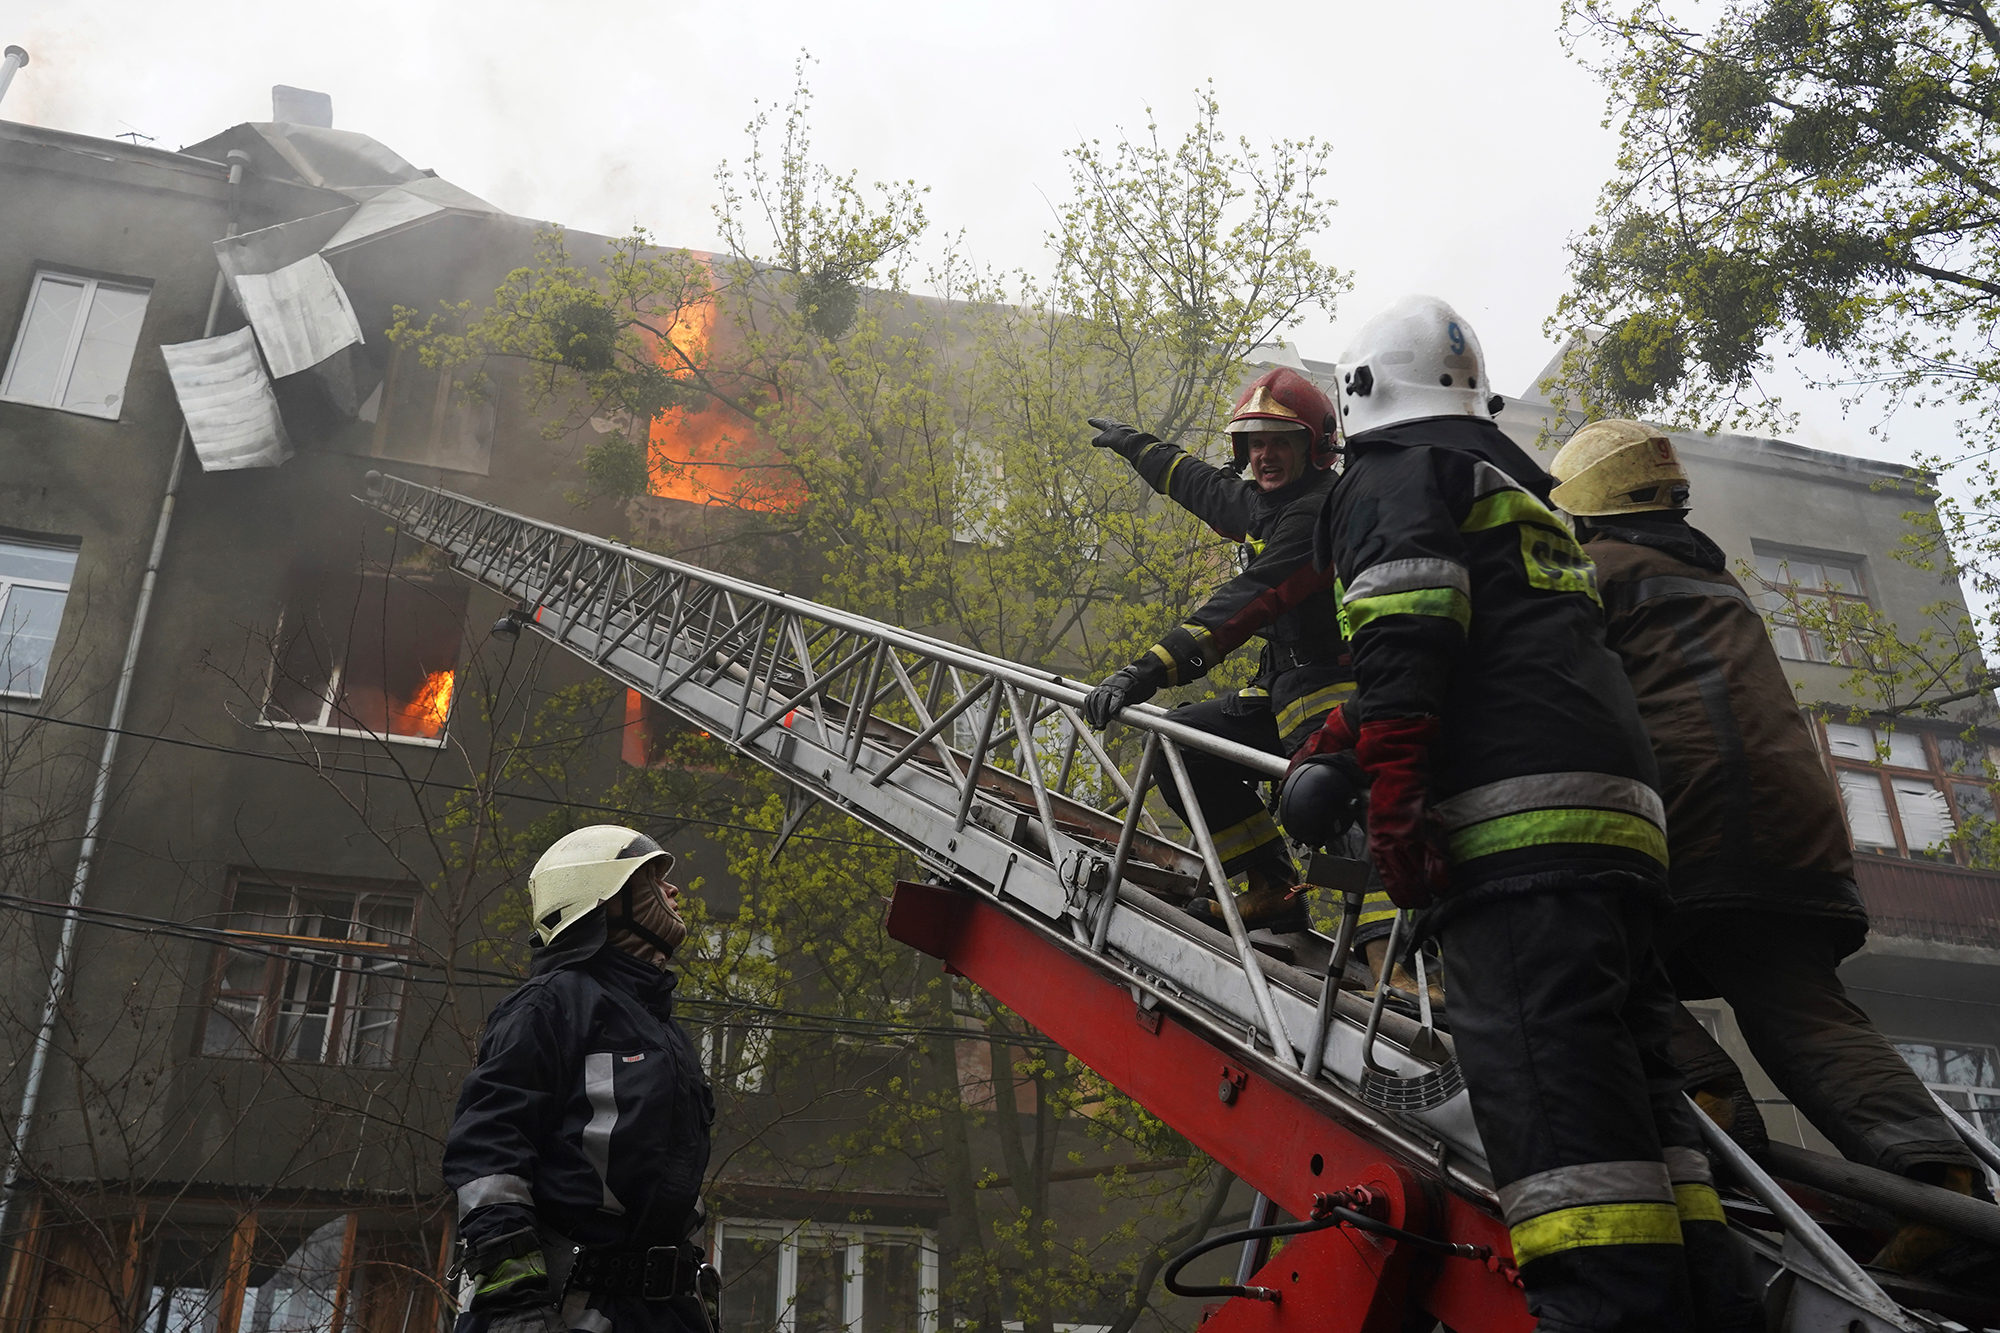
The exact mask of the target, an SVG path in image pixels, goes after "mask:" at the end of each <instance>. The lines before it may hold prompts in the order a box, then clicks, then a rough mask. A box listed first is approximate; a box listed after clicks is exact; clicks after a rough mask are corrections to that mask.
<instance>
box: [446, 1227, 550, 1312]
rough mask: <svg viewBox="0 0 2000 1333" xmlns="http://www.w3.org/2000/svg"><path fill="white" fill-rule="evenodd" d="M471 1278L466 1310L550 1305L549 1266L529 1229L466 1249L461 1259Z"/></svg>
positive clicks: (539, 1242) (522, 1229)
mask: <svg viewBox="0 0 2000 1333" xmlns="http://www.w3.org/2000/svg"><path fill="white" fill-rule="evenodd" d="M459 1264H460V1266H461V1267H462V1270H463V1271H464V1272H465V1273H467V1274H469V1275H470V1276H471V1278H472V1295H471V1298H470V1300H468V1301H467V1303H466V1307H465V1308H466V1309H467V1310H517V1309H521V1308H523V1307H526V1306H535V1305H547V1304H548V1303H549V1301H550V1300H551V1299H552V1298H553V1295H554V1293H552V1292H551V1291H550V1290H549V1266H548V1263H547V1261H546V1260H545V1259H544V1258H543V1257H542V1242H541V1238H540V1237H539V1236H537V1235H536V1234H535V1232H534V1230H533V1228H530V1227H522V1228H521V1229H519V1230H518V1231H509V1232H507V1233H505V1234H504V1235H499V1236H495V1237H493V1238H492V1239H490V1240H486V1241H482V1242H480V1243H479V1244H477V1245H467V1246H465V1247H464V1250H463V1252H462V1256H461V1258H460V1260H459Z"/></svg>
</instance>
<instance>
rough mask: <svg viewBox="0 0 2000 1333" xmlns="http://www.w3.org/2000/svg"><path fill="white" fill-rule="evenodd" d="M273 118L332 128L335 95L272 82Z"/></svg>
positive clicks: (285, 122)
mask: <svg viewBox="0 0 2000 1333" xmlns="http://www.w3.org/2000/svg"><path fill="white" fill-rule="evenodd" d="M4 86H5V85H0V87H4ZM271 119H272V120H275V121H277V122H278V123H279V124H281V125H316V126H318V127H319V128H320V129H323V130H330V129H332V128H333V97H332V96H331V95H330V94H328V93H316V92H314V91H312V90H311V89H310V88H293V87H289V86H287V85H286V84H282V83H276V84H272V85H271Z"/></svg>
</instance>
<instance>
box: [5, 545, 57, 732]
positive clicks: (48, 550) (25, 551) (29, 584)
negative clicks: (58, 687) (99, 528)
mask: <svg viewBox="0 0 2000 1333" xmlns="http://www.w3.org/2000/svg"><path fill="white" fill-rule="evenodd" d="M75 574H76V547H75V546H63V545H55V544H50V543H44V542H38V541H31V540H28V539H26V538H21V537H4V536H0V695H15V696H20V697H25V698H29V699H39V698H41V695H42V686H43V685H44V684H45V683H46V682H47V680H48V675H49V662H50V660H51V659H52V658H53V657H54V656H55V648H56V630H57V628H58V627H60V626H61V624H62V613H63V603H64V602H66V601H68V600H69V585H70V580H71V579H72V578H73V577H74V575H75Z"/></svg>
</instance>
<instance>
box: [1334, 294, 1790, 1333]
mask: <svg viewBox="0 0 2000 1333" xmlns="http://www.w3.org/2000/svg"><path fill="white" fill-rule="evenodd" d="M1340 372H1341V388H1340V410H1341V414H1342V425H1343V427H1344V428H1345V432H1346V438H1347V466H1346V470H1345V473H1344V475H1343V476H1342V478H1341V481H1340V484H1339V486H1338V487H1336V488H1335V490H1334V492H1333V494H1332V495H1331V496H1330V497H1329V498H1328V501H1327V504H1326V510H1325V513H1324V515H1323V516H1322V522H1321V526H1320V528H1319V531H1318V534H1317V540H1316V544H1317V547H1318V550H1317V556H1318V559H1319V561H1320V563H1322V564H1323V565H1327V566H1330V567H1331V569H1332V570H1333V571H1335V572H1337V574H1338V576H1339V580H1340V581H1339V584H1338V588H1339V595H1340V598H1341V607H1342V610H1343V612H1344V613H1345V616H1346V619H1347V624H1348V630H1349V643H1350V647H1351V650H1352V652H1353V655H1354V672H1355V677H1356V681H1357V689H1356V693H1355V696H1354V698H1353V699H1352V700H1350V701H1349V702H1348V703H1346V704H1344V705H1343V706H1342V707H1341V708H1339V709H1338V710H1336V711H1335V712H1334V713H1332V714H1331V715H1330V716H1329V717H1328V718H1327V721H1326V725H1325V727H1324V728H1322V730H1321V731H1320V733H1319V734H1318V735H1316V736H1314V737H1313V738H1312V739H1311V740H1310V741H1309V742H1308V743H1307V745H1306V746H1304V747H1303V748H1302V749H1301V751H1300V755H1299V756H1298V760H1299V762H1311V760H1312V757H1313V756H1316V755H1321V754H1333V753H1339V752H1342V751H1347V750H1352V751H1353V752H1354V755H1355V758H1356V759H1357V760H1358V761H1359V763H1360V765H1361V767H1362V769H1363V770H1365V772H1366V775H1367V777H1368V779H1369V788H1368V843H1369V851H1370V853H1371V855H1372V857H1373V859H1374V862H1375V869H1376V871H1377V872H1378V873H1379V874H1380V875H1381V876H1382V880H1383V882H1384V884H1385V886H1386V887H1387V889H1388V891H1389V893H1390V894H1391V895H1392V896H1393V897H1394V899H1395V900H1396V902H1397V903H1398V904H1399V905H1401V906H1403V907H1409V908H1421V907H1430V908H1431V909H1432V910H1431V911H1430V913H1429V915H1428V918H1427V922H1426V930H1427V931H1428V932H1431V933H1435V934H1438V935H1441V937H1442V941H1443V949H1444V958H1445V965H1446V969H1447V970H1448V972H1449V973H1450V978H1449V991H1450V994H1451V1004H1452V1037H1453V1043H1454V1047H1455V1050H1456V1053H1457V1057H1458V1061H1459V1064H1460V1066H1461V1067H1462V1069H1463V1072H1464V1075H1465V1081H1466V1085H1467V1087H1468V1089H1469V1090H1470V1092H1471V1095H1472V1112H1473V1119H1474V1122H1475V1123H1476V1124H1477V1126H1478V1128H1479V1134H1480V1138H1481V1139H1482V1141H1483V1142H1484V1143H1485V1146H1486V1152H1487V1156H1488V1158H1489V1161H1490V1163H1491V1166H1492V1171H1493V1181H1494V1184H1495V1186H1496V1187H1497V1188H1498V1191H1499V1196H1500V1202H1501V1206H1502V1208H1503V1210H1504V1212H1505V1215H1506V1220H1507V1224H1508V1227H1509V1229H1510V1231H1511V1232H1512V1235H1513V1243H1514V1258H1515V1261H1516V1262H1517V1263H1518V1264H1519V1265H1520V1269H1521V1276H1522V1280H1523V1283H1524V1285H1525V1287H1526V1290H1527V1297H1528V1306H1529V1309H1530V1310H1531V1311H1533V1313H1534V1314H1535V1315H1536V1316H1537V1317H1538V1319H1539V1320H1540V1321H1541V1327H1543V1328H1547V1329H1562V1330H1565V1331H1566V1333H1568V1331H1572V1330H1586V1329H1588V1330H1611V1329H1617V1330H1658V1331H1659V1333H1669V1331H1676V1330H1688V1329H1704V1330H1719V1329H1730V1330H1737V1329H1742V1330H1749V1329H1758V1330H1761V1329H1762V1328H1763V1327H1764V1317H1763V1312H1762V1310H1761V1309H1760V1308H1759V1306H1758V1303H1757V1300H1756V1298H1755V1296H1754V1294H1753V1289H1752V1287H1751V1284H1750V1280H1749V1271H1748V1268H1747V1264H1746V1262H1745V1259H1744V1256H1743V1255H1742V1254H1741V1252H1740V1251H1739V1250H1738V1249H1737V1248H1736V1240H1735V1238H1734V1237H1733V1236H1731V1235H1730V1233H1729V1231H1728V1228H1727V1226H1726V1225H1725V1223H1724V1221H1723V1214H1722V1206H1721V1203H1720V1201H1719V1199H1718V1198H1717V1196H1716V1192H1715V1188H1714V1186H1713V1184H1712V1182H1711V1178H1710V1174H1709V1166H1708V1161H1707V1158H1706V1157H1705V1156H1704V1155H1703V1154H1702V1151H1701V1147H1700V1144H1701V1139H1700V1136H1699V1132H1698V1128H1697V1125H1696V1123H1695V1120H1694V1115H1695V1112H1694V1110H1693V1108H1692V1107H1690V1106H1689V1105H1688V1103H1687V1101H1686V1100H1685V1098H1684V1097H1683V1096H1682V1095H1681V1088H1682V1080H1681V1077H1680V1075H1679V1073H1678V1071H1677V1070H1675V1068H1674V1066H1673V1064H1672V1061H1671V1060H1670V1058H1669V1056H1668V1044H1669V1042H1670V1040H1671V1037H1672V1032H1673V1014H1674V1010H1675V1008H1676V1005H1675V1002H1674V995H1673V991H1672V988H1671V987H1670V986H1669V984H1668V981H1667V975H1666V971H1665V968H1664V967H1663V966H1662V964H1661V962H1660V960H1659V957H1658V955H1657V954H1656V953H1655V951H1654V945H1653V936H1654V930H1655V922H1656V920H1657V918H1658V916H1659V914H1660V912H1661V910H1662V908H1663V907H1664V906H1665V904H1666V891H1667V875H1666V860H1667V839H1666V827H1665V826H1666V815H1665V811H1664V809H1663V807H1662V805H1661V802H1660V796H1659V792H1658V784H1659V778H1658V774H1657V771H1656V769H1655V767H1654V762H1653V755H1652V748H1651V745H1650V744H1649V742H1648V740H1647V737H1646V731H1645V727H1644V725H1643V724H1642V723H1641V721H1640V718H1639V711H1638V707H1637V705H1636V704H1635V703H1634V701H1633V696H1632V689H1631V687H1630V685H1628V684H1627V683H1626V680H1625V674H1624V672H1623V671H1622V670H1621V669H1620V666H1619V662H1618V659H1617V657H1616V656H1615V655H1614V654H1613V653H1612V652H1611V651H1610V650H1609V649H1608V648H1606V647H1605V644H1604V629H1603V615H1602V611H1601V609H1600V606H1599V601H1598V593H1597V588H1596V585H1595V581H1594V578H1593V575H1592V571H1591V566H1590V560H1589V559H1588V557H1586V556H1585V555H1584V553H1583V551H1582V549H1581V547H1579V545H1578V544H1577V541H1576V538H1575V536H1574V534H1572V533H1571V531H1570V529H1569V528H1568V526H1567V525H1565V524H1564V523H1563V522H1561V521H1560V520H1559V519H1558V518H1556V516H1555V515H1554V514H1553V513H1552V512H1551V511H1550V509H1549V506H1548V504H1547V495H1548V487H1549V484H1550V483H1549V478H1548V476H1547V474H1546V473H1544V472H1543V471H1542V470H1541V468H1540V467H1538V466H1537V465H1536V464H1535V463H1534V462H1533V461H1532V460H1530V459H1529V458H1528V456H1527V455H1526V454H1525V453H1523V452H1522V451H1521V449H1520V448H1519V447H1517V446H1516V445H1515V444H1514V443H1513V442H1512V441H1511V440H1509V439H1508V438H1507V436H1506V435H1505V434H1504V433H1502V431H1501V430H1500V428H1499V426H1498V425H1497V424H1495V422H1494V420H1493V416H1494V413H1495V412H1496V411H1497V410H1498V406H1499V400H1498V399H1497V396H1493V388H1492V385H1491V383H1490V382H1489V381H1488V378H1487V374H1486V365H1485V361H1484V359H1483V358H1482V356H1481V355H1480V350H1479V343H1478V340H1477V339H1476V338H1475V337H1474V336H1473V332H1472V330H1471V328H1470V327H1468V326H1467V325H1466V323H1465V321H1464V320H1462V319H1460V318H1459V317H1458V315H1457V314H1456V313H1455V312H1454V311H1453V310H1452V309H1451V307H1449V306H1447V305H1446V304H1445V303H1444V302H1442V301H1439V300H1436V299H1434V298H1430V297H1407V298H1404V299H1403V300H1401V301H1398V302H1397V303H1396V304H1394V305H1392V306H1390V307H1389V308H1388V309H1387V310H1385V311H1383V312H1382V313H1381V314H1379V315H1377V316H1376V317H1375V318H1374V319H1373V320H1371V321H1370V322H1369V323H1368V324H1367V325H1366V326H1365V327H1364V328H1363V329H1362V331H1361V334H1360V336H1359V339H1358V341H1357V342H1356V343H1355V345H1354V346H1353V348H1352V349H1350V350H1349V352H1348V354H1347V355H1346V357H1344V358H1343V360H1342V363H1341V366H1340Z"/></svg>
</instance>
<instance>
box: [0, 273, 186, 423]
mask: <svg viewBox="0 0 2000 1333" xmlns="http://www.w3.org/2000/svg"><path fill="white" fill-rule="evenodd" d="M149 295H150V289H148V288H146V287H143V286H133V285H126V284H119V283H113V282H104V281H101V280H99V279H97V278H85V277H79V276H77V275H75V274H70V273H56V272H52V271H49V270H43V271H42V272H39V273H37V274H35V280H34V282H33V283H32V284H30V285H29V288H28V311H27V314H26V315H25V316H24V317H23V318H22V320H21V329H20V332H19V333H18V334H16V335H15V338H14V351H13V354H12V355H11V356H9V357H8V358H7V373H6V376H5V377H4V379H0V398H10V399H12V400H13V401H15V402H17V403H34V404H35V405H37V406H39V407H59V408H61V409H63V410H64V411H66V412H82V413H85V414H86V415H89V416H93V417H110V418H111V419H112V420H114V421H115V420H117V418H118V412H119V409H120V408H121V407H123V406H124V403H125V377H126V375H127V374H128V373H129V372H130V371H131V369H132V349H133V348H134V347H137V346H138V345H139V325H140V324H141V323H142V322H143V321H144V320H145V317H146V300H147V297H148V296H149Z"/></svg>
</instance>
